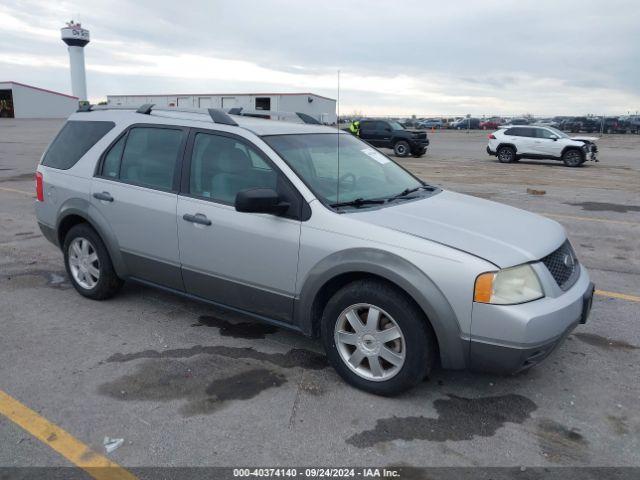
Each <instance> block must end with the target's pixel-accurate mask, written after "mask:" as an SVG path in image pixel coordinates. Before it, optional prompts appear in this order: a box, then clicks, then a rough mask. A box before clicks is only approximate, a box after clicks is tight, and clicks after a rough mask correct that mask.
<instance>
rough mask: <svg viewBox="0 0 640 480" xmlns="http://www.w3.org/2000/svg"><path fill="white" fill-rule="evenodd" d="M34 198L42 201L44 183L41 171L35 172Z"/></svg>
mask: <svg viewBox="0 0 640 480" xmlns="http://www.w3.org/2000/svg"><path fill="white" fill-rule="evenodd" d="M36 198H37V199H38V201H39V202H44V185H43V184H42V173H40V172H36Z"/></svg>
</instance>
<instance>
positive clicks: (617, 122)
mask: <svg viewBox="0 0 640 480" xmlns="http://www.w3.org/2000/svg"><path fill="white" fill-rule="evenodd" d="M379 120H385V119H379ZM389 120H393V121H396V122H397V123H398V124H400V125H402V126H403V127H404V128H414V129H423V130H438V129H443V128H447V129H454V130H467V129H469V130H478V129H479V130H496V129H497V128H499V127H500V126H506V125H535V126H540V127H551V128H557V129H559V130H562V131H565V132H569V133H580V132H584V133H640V115H624V116H619V117H616V116H610V117H595V116H581V117H569V116H555V117H545V118H533V117H530V116H529V117H511V118H505V117H498V116H496V117H488V118H475V117H469V118H467V117H455V118H453V117H448V118H447V117H432V118H417V119H416V118H401V119H389ZM343 123H348V122H346V120H345V121H344V122H343Z"/></svg>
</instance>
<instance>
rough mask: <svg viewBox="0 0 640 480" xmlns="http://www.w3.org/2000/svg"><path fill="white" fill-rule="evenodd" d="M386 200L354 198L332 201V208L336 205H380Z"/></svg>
mask: <svg viewBox="0 0 640 480" xmlns="http://www.w3.org/2000/svg"><path fill="white" fill-rule="evenodd" d="M385 202H386V200H376V199H373V198H356V199H355V200H349V201H348V202H338V203H332V204H331V206H332V207H333V208H337V207H360V206H362V205H381V204H383V203H385Z"/></svg>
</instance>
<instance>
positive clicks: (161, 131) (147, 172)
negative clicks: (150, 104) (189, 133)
mask: <svg viewBox="0 0 640 480" xmlns="http://www.w3.org/2000/svg"><path fill="white" fill-rule="evenodd" d="M183 137H184V134H183V132H182V130H174V129H168V128H145V127H136V128H132V129H131V130H130V131H129V134H128V135H127V140H126V145H125V147H124V153H123V155H122V163H121V165H120V176H119V177H120V179H121V180H123V181H125V182H131V183H135V184H137V185H143V186H145V187H151V188H159V189H162V190H171V187H172V185H173V176H174V171H175V167H176V160H177V158H178V153H180V150H181V146H182V140H183ZM116 146H117V145H116ZM114 148H115V147H114ZM109 153H111V152H109ZM114 155H115V154H114Z"/></svg>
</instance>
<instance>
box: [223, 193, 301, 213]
mask: <svg viewBox="0 0 640 480" xmlns="http://www.w3.org/2000/svg"><path fill="white" fill-rule="evenodd" d="M235 207H236V210H237V211H238V212H247V213H271V214H273V215H282V214H283V213H285V212H286V211H287V209H288V208H289V203H287V202H282V201H280V196H279V195H278V192H276V191H275V190H273V189H271V188H250V189H248V190H241V191H239V192H238V194H237V195H236V202H235Z"/></svg>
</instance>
